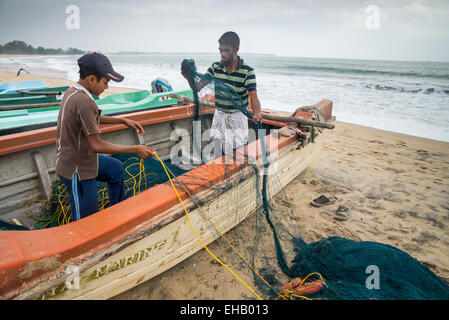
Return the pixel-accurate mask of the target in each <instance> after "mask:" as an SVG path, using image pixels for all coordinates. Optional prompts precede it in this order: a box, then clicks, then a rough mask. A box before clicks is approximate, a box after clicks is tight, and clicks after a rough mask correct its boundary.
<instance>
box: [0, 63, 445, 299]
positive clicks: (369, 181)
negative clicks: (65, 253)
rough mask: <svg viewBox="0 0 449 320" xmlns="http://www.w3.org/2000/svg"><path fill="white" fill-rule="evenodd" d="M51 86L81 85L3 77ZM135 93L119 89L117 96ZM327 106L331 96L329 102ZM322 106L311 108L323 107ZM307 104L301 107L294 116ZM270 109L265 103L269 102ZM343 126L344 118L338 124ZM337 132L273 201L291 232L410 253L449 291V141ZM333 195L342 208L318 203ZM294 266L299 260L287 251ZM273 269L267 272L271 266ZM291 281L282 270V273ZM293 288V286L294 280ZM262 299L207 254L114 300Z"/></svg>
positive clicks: (247, 246) (217, 248)
mask: <svg viewBox="0 0 449 320" xmlns="http://www.w3.org/2000/svg"><path fill="white" fill-rule="evenodd" d="M32 79H42V80H44V82H45V83H46V84H47V85H48V86H58V85H71V84H72V82H71V81H68V80H64V79H59V78H49V77H45V78H44V77H41V76H33V75H28V74H22V75H20V77H16V74H15V73H11V72H8V71H4V69H3V71H2V69H1V68H0V80H1V81H2V82H9V81H25V80H32ZM132 90H134V89H127V88H120V87H112V86H111V87H110V88H109V89H108V90H107V91H106V92H105V93H103V95H102V97H103V96H105V95H107V94H112V93H120V92H127V91H132ZM323 98H327V97H325V96H323ZM315 102H317V101H310V103H311V104H312V103H315ZM297 107H299V106H292V111H293V110H295V109H296V108H297ZM262 108H263V101H262ZM337 120H338V118H337ZM335 124H336V126H335V129H333V130H329V131H328V132H327V136H326V141H325V145H324V147H323V149H322V150H321V153H320V155H319V158H318V160H317V161H316V162H315V163H314V165H313V166H312V167H310V168H309V169H308V170H306V171H305V172H304V173H303V174H302V175H300V176H298V177H297V178H295V179H294V180H293V181H292V182H291V183H290V184H289V185H288V186H287V187H286V188H284V190H282V191H281V192H280V193H279V194H277V195H276V196H275V197H274V198H273V199H272V201H271V204H272V206H273V209H274V211H275V212H277V213H278V214H281V215H282V219H283V220H284V222H285V224H286V225H288V229H289V230H290V231H291V232H292V233H293V234H294V236H298V237H301V238H303V239H304V240H305V241H306V242H312V241H318V240H321V239H323V238H327V237H330V236H339V237H344V238H348V239H353V240H357V241H377V242H381V243H386V244H390V245H393V246H395V247H397V248H399V249H401V250H404V251H405V252H407V253H408V254H410V255H411V256H413V257H414V258H416V259H417V260H419V261H421V262H422V263H424V264H426V265H427V266H428V267H429V268H430V269H431V270H432V271H433V272H434V273H435V274H436V275H438V276H439V277H441V278H442V279H444V280H445V281H446V282H448V283H449V254H448V252H449V143H446V142H440V141H436V140H429V139H424V138H419V137H415V136H410V135H404V134H399V133H394V132H390V131H384V130H377V129H373V128H368V127H363V126H359V125H354V124H349V123H344V122H339V121H337V122H336V123H335ZM320 195H326V196H328V197H330V196H333V197H336V198H337V201H336V203H335V204H333V205H329V206H324V207H321V208H316V207H313V206H311V205H310V201H311V200H312V199H314V198H316V197H318V196H320ZM339 205H344V206H346V207H348V208H350V216H349V219H348V220H346V221H338V220H336V219H335V212H336V210H337V208H338V206H339ZM261 214H263V212H262V211H261V210H258V211H257V212H255V213H253V214H251V215H250V216H249V217H248V218H247V219H246V220H245V221H244V222H243V223H241V224H240V225H238V226H237V227H235V228H234V229H232V230H231V231H229V232H228V233H227V234H226V237H227V238H228V239H229V240H230V241H231V242H232V244H233V245H234V246H235V247H236V248H238V250H239V251H240V252H241V253H242V254H243V255H250V254H251V252H252V250H254V247H253V244H254V237H255V232H254V230H255V225H256V218H257V215H261ZM263 227H264V230H266V232H264V239H263V241H262V243H263V244H264V245H263V246H264V247H263V251H264V254H265V256H266V257H265V259H263V260H260V261H259V262H258V264H257V267H258V268H262V267H270V268H277V261H276V255H275V250H274V243H273V237H272V234H271V232H270V230H269V229H268V225H267V224H266V222H265V223H264V226H263ZM209 248H210V250H211V251H212V252H213V253H214V254H215V255H217V256H218V257H219V258H220V259H222V260H223V261H224V262H225V263H226V264H228V265H229V266H231V267H232V269H233V270H235V271H236V272H237V274H238V275H239V276H240V277H241V278H242V280H244V281H245V282H246V283H248V284H249V285H250V286H253V287H254V281H253V277H252V274H251V272H250V271H249V269H248V267H247V266H246V265H245V264H244V262H243V261H242V260H241V259H240V258H239V257H238V256H237V255H236V254H235V253H233V252H230V250H229V247H228V246H227V245H226V244H225V242H224V241H223V240H220V239H219V240H217V241H215V242H214V243H212V244H211V245H210V246H209ZM284 250H285V252H286V256H287V261H288V262H289V263H291V260H292V259H293V258H294V256H295V253H294V252H293V251H292V250H291V248H289V247H288V246H286V247H285V248H284ZM262 263H264V264H262ZM277 274H278V275H279V276H280V277H281V278H282V276H281V275H282V272H281V271H280V270H279V272H278V273H277ZM283 280H284V281H285V282H287V281H288V278H287V277H284V278H283ZM254 298H255V297H254V295H253V294H252V293H251V292H250V291H249V290H248V289H247V288H245V287H244V286H243V285H242V284H240V283H239V282H238V281H237V280H236V279H235V278H234V276H233V275H232V274H231V273H230V272H228V271H227V270H226V269H225V268H223V267H222V266H221V265H219V264H217V263H216V262H215V261H214V259H213V258H212V257H211V256H210V255H209V254H208V253H207V252H206V251H205V250H201V251H199V252H198V253H196V254H194V255H193V256H191V257H190V258H188V259H186V260H185V261H183V262H181V263H180V264H178V265H176V266H175V267H173V268H171V269H170V270H168V271H166V272H164V273H163V274H161V275H159V276H157V277H155V278H153V279H151V280H149V281H147V282H145V283H142V284H140V285H138V286H136V287H134V288H133V289H130V290H128V291H126V292H123V293H122V294H120V295H118V296H116V297H114V298H113V299H254Z"/></svg>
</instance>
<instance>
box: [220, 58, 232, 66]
mask: <svg viewBox="0 0 449 320" xmlns="http://www.w3.org/2000/svg"><path fill="white" fill-rule="evenodd" d="M233 61H234V57H231V58H229V59H228V60H223V58H222V59H221V63H222V64H223V65H224V66H226V67H229V66H230V65H231V64H232V62H233Z"/></svg>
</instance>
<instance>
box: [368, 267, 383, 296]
mask: <svg viewBox="0 0 449 320" xmlns="http://www.w3.org/2000/svg"><path fill="white" fill-rule="evenodd" d="M365 273H367V274H369V276H368V277H367V278H366V281H365V286H366V288H367V289H369V290H373V289H376V290H379V289H380V270H379V267H378V266H376V265H369V266H368V267H366V270H365Z"/></svg>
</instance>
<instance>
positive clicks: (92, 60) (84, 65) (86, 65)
mask: <svg viewBox="0 0 449 320" xmlns="http://www.w3.org/2000/svg"><path fill="white" fill-rule="evenodd" d="M78 66H79V67H80V69H83V70H86V71H90V72H92V73H94V74H96V75H99V76H102V77H105V78H108V79H110V80H112V81H115V82H121V81H122V80H123V79H125V77H124V76H122V75H121V74H120V73H118V72H115V71H114V69H113V68H112V64H111V62H110V61H109V59H108V58H107V57H106V56H105V55H104V54H102V53H99V52H93V53H87V54H85V55H84V56H82V57H81V58H79V59H78Z"/></svg>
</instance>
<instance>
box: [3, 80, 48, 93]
mask: <svg viewBox="0 0 449 320" xmlns="http://www.w3.org/2000/svg"><path fill="white" fill-rule="evenodd" d="M43 88H48V87H47V86H46V85H45V84H44V82H43V81H42V80H29V81H17V82H6V83H2V84H0V95H2V94H8V93H15V92H16V90H31V89H43Z"/></svg>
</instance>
